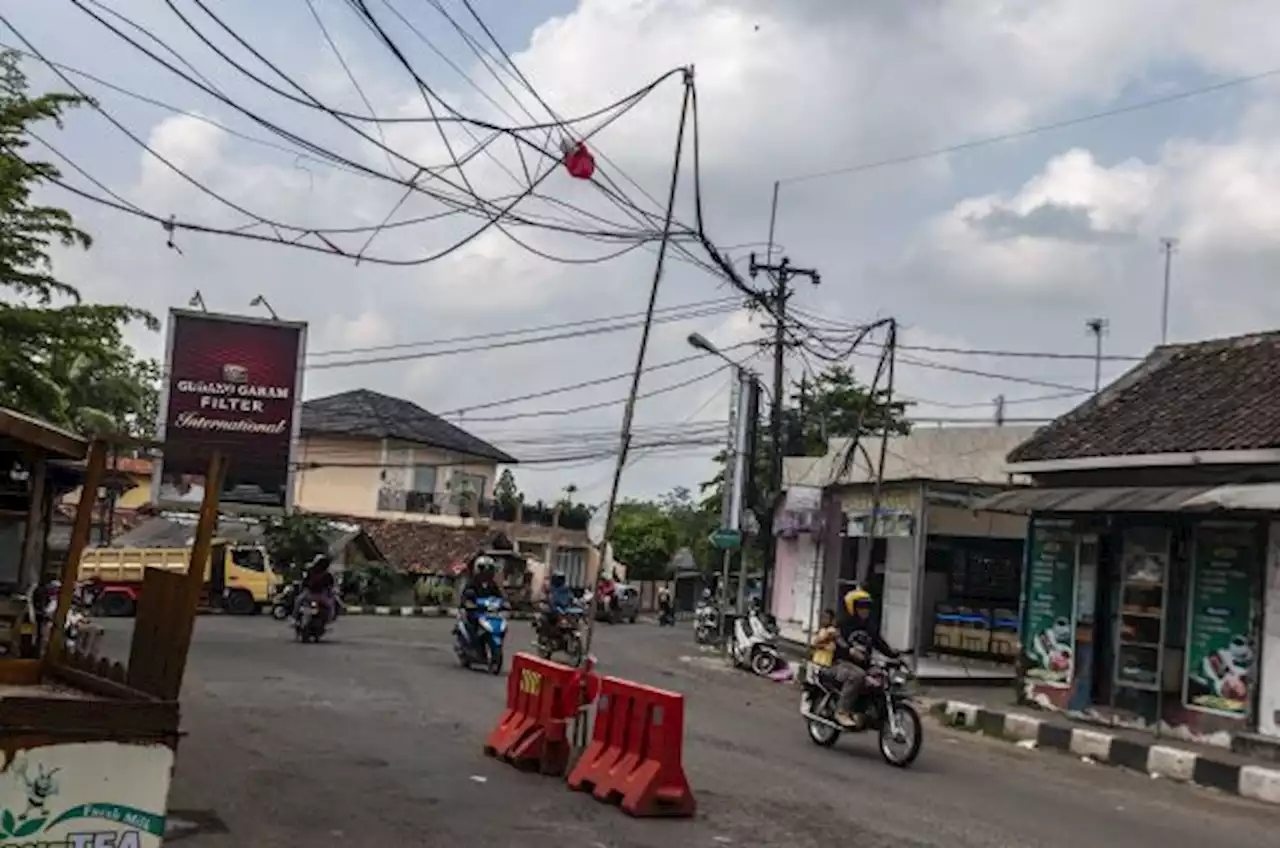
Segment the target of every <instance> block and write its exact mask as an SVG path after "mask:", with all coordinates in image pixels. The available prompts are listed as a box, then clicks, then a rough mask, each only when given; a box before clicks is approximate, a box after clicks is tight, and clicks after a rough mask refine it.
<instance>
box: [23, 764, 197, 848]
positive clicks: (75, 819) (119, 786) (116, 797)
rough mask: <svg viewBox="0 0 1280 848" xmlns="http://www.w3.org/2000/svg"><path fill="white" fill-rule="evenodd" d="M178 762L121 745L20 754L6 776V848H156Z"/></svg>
mask: <svg viewBox="0 0 1280 848" xmlns="http://www.w3.org/2000/svg"><path fill="white" fill-rule="evenodd" d="M173 760H174V757H173V749H171V748H169V747H167V746H165V745H128V744H123V743H119V742H88V743H76V744H71V745H48V746H45V747H39V748H29V749H24V750H19V751H18V752H17V753H16V755H15V756H14V757H13V759H12V760H11V761H10V763H9V765H8V767H7V768H6V769H5V770H4V771H3V772H2V773H0V848H28V846H35V848H46V846H48V848H54V846H57V848H81V846H83V848H100V846H107V848H155V846H158V845H160V843H161V840H162V838H163V837H164V818H165V804H166V801H167V799H168V795H169V778H170V773H171V771H172V769H173Z"/></svg>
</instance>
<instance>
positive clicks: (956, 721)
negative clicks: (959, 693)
mask: <svg viewBox="0 0 1280 848" xmlns="http://www.w3.org/2000/svg"><path fill="white" fill-rule="evenodd" d="M981 709H982V707H980V706H979V705H977V704H966V703H964V702H963V701H947V708H946V716H947V724H949V725H951V726H952V727H973V726H974V725H976V724H977V723H978V711H979V710H981Z"/></svg>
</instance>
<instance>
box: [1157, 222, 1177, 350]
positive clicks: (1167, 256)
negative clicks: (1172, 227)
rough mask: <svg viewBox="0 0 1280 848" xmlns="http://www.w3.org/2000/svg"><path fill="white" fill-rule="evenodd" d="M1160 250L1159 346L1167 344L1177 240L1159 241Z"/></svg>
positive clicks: (1167, 237)
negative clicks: (1170, 285)
mask: <svg viewBox="0 0 1280 848" xmlns="http://www.w3.org/2000/svg"><path fill="white" fill-rule="evenodd" d="M1160 249H1161V250H1163V251H1164V298H1163V300H1162V302H1161V306H1160V344H1168V342H1169V281H1170V280H1171V279H1172V277H1173V252H1174V251H1175V250H1177V249H1178V240H1177V239H1176V238H1173V237H1172V236H1165V237H1164V238H1162V239H1160Z"/></svg>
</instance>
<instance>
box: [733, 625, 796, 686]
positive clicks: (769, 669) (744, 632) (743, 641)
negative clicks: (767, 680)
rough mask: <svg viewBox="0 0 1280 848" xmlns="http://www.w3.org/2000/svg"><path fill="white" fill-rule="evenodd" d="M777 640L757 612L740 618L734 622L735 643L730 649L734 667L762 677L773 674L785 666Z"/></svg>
mask: <svg viewBox="0 0 1280 848" xmlns="http://www.w3.org/2000/svg"><path fill="white" fill-rule="evenodd" d="M775 638H776V636H775V634H774V633H773V632H772V631H770V630H769V628H768V627H766V626H765V624H764V621H763V620H762V619H761V618H760V615H759V614H758V613H757V612H756V611H755V610H752V611H751V612H750V613H748V614H747V615H745V616H742V615H740V616H738V617H737V618H736V619H734V622H733V641H732V643H731V644H730V647H729V651H730V655H731V656H732V657H733V663H734V665H736V666H738V667H739V668H746V669H750V670H751V672H752V673H753V674H758V675H759V676H761V677H767V676H769V675H770V674H773V672H775V671H777V670H778V669H779V668H781V667H782V665H783V661H782V656H781V655H780V654H779V653H778V648H777V645H775V644H774V640H775Z"/></svg>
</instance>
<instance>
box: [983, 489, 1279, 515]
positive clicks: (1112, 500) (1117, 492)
mask: <svg viewBox="0 0 1280 848" xmlns="http://www.w3.org/2000/svg"><path fill="white" fill-rule="evenodd" d="M1223 488H1247V487H1239V486H1235V487H1225V486H1110V487H1106V488H1098V487H1091V486H1080V487H1070V486H1068V487H1063V488H1053V489H1050V488H1035V487H1032V488H1026V489H1014V490H1012V491H1009V492H1001V493H1000V494H998V495H993V496H992V497H989V498H987V499H985V500H981V501H978V502H977V503H976V504H974V507H973V508H974V509H975V510H985V511H987V512H1011V513H1015V514H1025V513H1029V512H1179V511H1181V510H1184V509H1187V508H1188V503H1189V502H1191V501H1192V500H1193V499H1195V498H1197V497H1200V496H1203V495H1205V494H1206V493H1210V492H1212V491H1214V490H1215V489H1223ZM1278 491H1280V490H1278ZM1199 508H1201V509H1203V508H1208V509H1214V508H1228V509H1243V508H1244V507H1212V506H1209V507H1199ZM1254 508H1257V507H1254Z"/></svg>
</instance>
